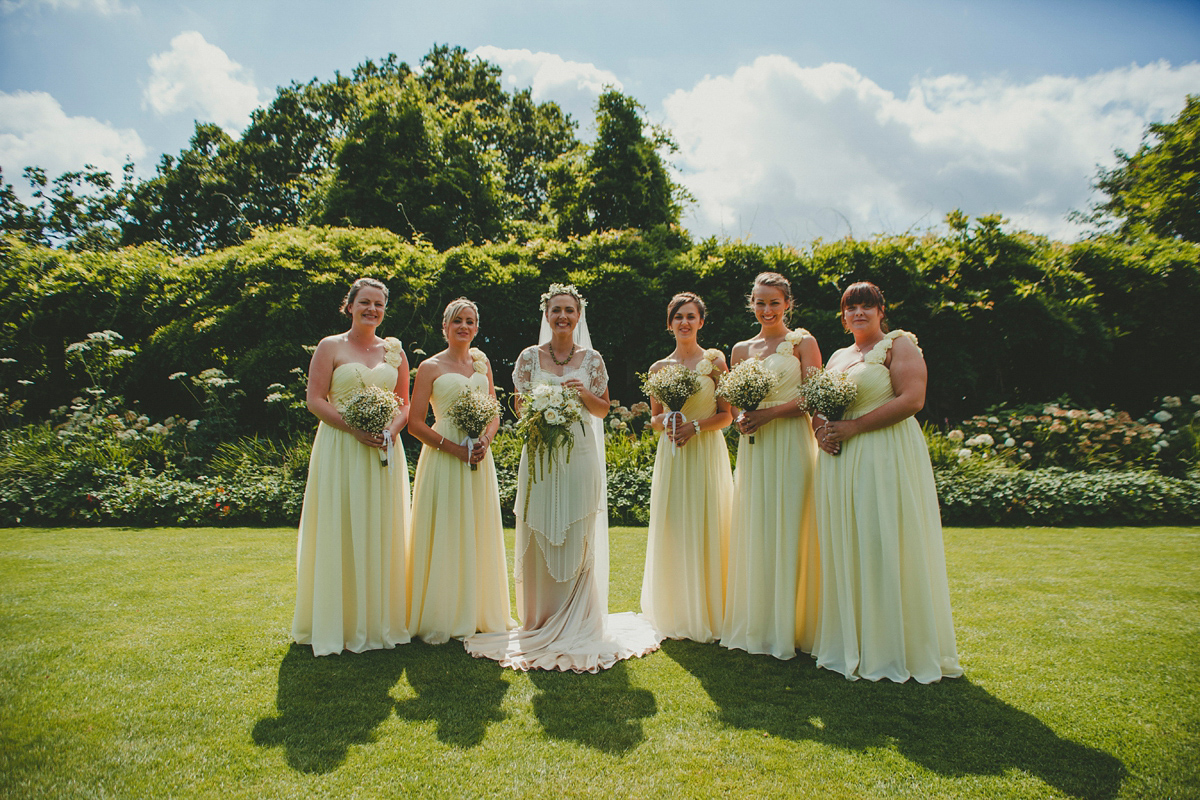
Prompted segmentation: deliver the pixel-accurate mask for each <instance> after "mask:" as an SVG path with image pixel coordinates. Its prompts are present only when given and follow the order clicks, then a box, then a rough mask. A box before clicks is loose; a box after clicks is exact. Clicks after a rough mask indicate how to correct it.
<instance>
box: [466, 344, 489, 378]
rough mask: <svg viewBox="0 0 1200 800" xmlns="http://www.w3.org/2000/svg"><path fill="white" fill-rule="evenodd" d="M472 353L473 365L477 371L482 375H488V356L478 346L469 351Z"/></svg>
mask: <svg viewBox="0 0 1200 800" xmlns="http://www.w3.org/2000/svg"><path fill="white" fill-rule="evenodd" d="M467 352H469V353H470V354H471V366H472V367H473V368H474V370H475V371H476V372H478V373H479V374H481V375H486V374H487V370H488V367H487V365H488V357H487V356H486V355H484V353H483V351H482V350H480V349H479V348H478V347H472V348H471V349H470V350H469V351H467Z"/></svg>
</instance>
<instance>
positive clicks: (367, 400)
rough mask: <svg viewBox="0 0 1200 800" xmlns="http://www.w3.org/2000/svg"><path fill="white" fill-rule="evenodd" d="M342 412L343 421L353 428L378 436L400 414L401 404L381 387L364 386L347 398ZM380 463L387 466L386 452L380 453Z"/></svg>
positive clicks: (394, 396) (381, 451)
mask: <svg viewBox="0 0 1200 800" xmlns="http://www.w3.org/2000/svg"><path fill="white" fill-rule="evenodd" d="M341 412H342V419H343V420H345V422H346V424H347V425H349V426H350V427H351V428H357V429H358V430H360V431H365V432H367V433H374V434H376V435H378V434H382V433H383V432H384V429H385V428H387V426H388V425H389V424H390V423H391V421H392V418H393V417H395V416H396V414H398V413H399V412H400V404H399V403H398V402H397V401H396V395H394V394H393V393H392V392H390V391H388V390H387V389H384V388H383V387H381V386H363V387H362V388H360V389H355V390H354V393H353V394H351V395H350V396H349V397H348V398H346V402H345V403H344V404H343V405H342V408H341ZM379 461H380V462H381V463H382V464H383V465H384V466H385V467H386V466H387V464H388V457H387V452H386V451H384V450H380V451H379Z"/></svg>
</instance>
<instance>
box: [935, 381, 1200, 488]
mask: <svg viewBox="0 0 1200 800" xmlns="http://www.w3.org/2000/svg"><path fill="white" fill-rule="evenodd" d="M1198 430H1200V395H1193V396H1192V398H1191V399H1189V400H1186V401H1185V400H1182V399H1181V398H1179V397H1165V398H1162V400H1161V401H1160V403H1159V409H1158V410H1157V411H1156V412H1155V413H1154V414H1153V415H1151V416H1149V417H1144V418H1142V419H1138V420H1134V419H1133V417H1131V416H1130V415H1129V414H1128V413H1126V412H1124V411H1117V410H1115V409H1111V408H1110V409H1104V410H1098V409H1094V408H1093V409H1083V408H1073V407H1071V405H1070V404H1069V403H1067V402H1065V401H1060V402H1058V403H1052V404H1049V405H1046V406H1036V407H1035V406H1025V407H1020V408H1016V409H1004V408H997V409H994V410H992V411H991V412H989V413H987V414H980V415H978V416H974V417H971V418H970V419H967V420H964V421H963V423H962V425H961V426H960V427H959V428H956V429H954V430H951V431H949V432H947V433H946V434H944V435H942V434H939V433H937V432H935V431H932V430H930V429H928V428H927V429H926V440H927V442H928V443H929V448H930V457H931V458H932V459H933V461H934V463H935V465H938V466H942V467H950V466H954V465H956V464H965V463H971V462H972V461H977V460H984V461H988V460H990V461H994V462H999V463H1002V464H1005V465H1008V466H1014V467H1021V468H1024V469H1038V468H1043V467H1062V468H1065V469H1071V470H1093V469H1157V470H1159V471H1161V472H1166V473H1169V474H1175V475H1177V476H1180V475H1183V474H1184V473H1186V472H1187V470H1188V469H1190V468H1191V467H1193V466H1195V465H1196V464H1197V463H1200V462H1198V460H1197V431H1198Z"/></svg>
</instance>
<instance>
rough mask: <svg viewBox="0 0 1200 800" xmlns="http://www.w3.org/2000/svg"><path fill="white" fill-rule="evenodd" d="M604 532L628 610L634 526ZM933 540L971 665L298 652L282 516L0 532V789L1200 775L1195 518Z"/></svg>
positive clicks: (1065, 792)
mask: <svg viewBox="0 0 1200 800" xmlns="http://www.w3.org/2000/svg"><path fill="white" fill-rule="evenodd" d="M612 539H613V581H612V601H611V607H612V609H613V610H614V611H616V610H625V609H633V608H636V604H637V595H638V589H639V586H640V580H641V564H642V554H643V549H644V543H645V530H644V529H635V528H622V529H615V530H614V531H613V537H612ZM510 549H511V539H510ZM510 555H511V554H510ZM946 555H947V561H948V564H949V569H950V581H951V586H950V588H951V593H952V598H953V602H954V611H955V621H956V624H957V630H958V637H959V639H958V641H959V653H960V655H961V657H962V662H963V665H964V667H965V669H966V677H964V678H961V679H958V680H947V681H943V682H942V683H940V684H934V685H931V686H921V685H919V684H915V683H909V684H904V685H899V686H897V685H894V684H889V683H879V684H871V683H867V682H863V681H859V682H850V681H847V680H845V679H844V678H842V677H841V676H840V675H836V674H833V673H830V672H827V671H824V670H818V669H816V667H815V666H814V664H813V662H812V660H811V659H810V658H808V657H800V658H797V659H795V660H793V661H790V662H780V661H776V660H775V659H772V658H770V657H767V656H750V655H746V654H744V653H740V652H731V651H728V650H724V649H722V648H720V647H718V646H716V645H699V644H694V643H690V642H667V643H666V644H665V645H664V647H663V649H662V651H661V652H658V653H655V654H653V655H651V656H648V657H646V658H643V659H636V660H633V661H629V662H625V663H622V664H620V665H619V666H617V667H616V668H614V669H612V670H609V671H607V672H605V673H603V674H600V675H574V674H559V673H533V674H518V673H513V672H511V671H506V670H502V669H500V668H499V667H497V666H496V665H495V664H493V663H492V662H488V661H482V660H476V659H473V658H470V657H469V656H467V655H466V654H465V653H464V652H463V650H462V647H461V645H459V644H457V643H453V642H452V643H450V644H448V645H443V646H441V647H430V646H426V645H424V644H420V643H417V644H413V645H408V646H404V647H400V648H397V649H396V650H393V651H383V652H373V653H365V654H362V655H353V654H347V655H343V656H331V657H326V658H321V659H314V658H313V657H312V655H311V652H310V651H308V650H306V649H304V648H301V647H297V646H293V645H291V644H290V643H289V640H288V630H289V628H290V623H291V613H292V607H291V606H292V598H293V590H294V572H293V570H294V558H295V534H294V532H293V531H290V530H278V529H272V530H259V529H241V530H226V529H170V530H116V529H81V530H77V529H54V530H32V529H5V530H0V635H2V639H0V794H2V795H3V796H6V797H149V796H200V797H222V798H225V797H228V798H233V797H386V796H446V797H461V796H501V795H503V796H508V797H535V796H546V797H557V796H567V797H574V796H579V797H586V796H606V797H618V798H619V797H630V798H640V797H651V796H657V797H658V798H662V799H663V800H665V798H670V797H676V796H697V797H706V796H730V797H735V796H736V797H742V796H744V797H755V796H778V797H783V796H796V797H805V798H826V797H831V798H859V797H913V798H925V797H934V796H940V797H953V798H958V797H1030V798H1034V797H1037V798H1041V797H1057V796H1068V797H1154V798H1158V797H1200V788H1198V787H1200V769H1198V767H1197V765H1198V762H1200V532H1198V531H1196V530H1188V529H1175V528H1149V529H1127V528H1113V529H1080V530H1073V529H1060V530H1045V529H1006V530H995V529H986V530H981V529H971V530H967V529H952V530H948V531H947V532H946Z"/></svg>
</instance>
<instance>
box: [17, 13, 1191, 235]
mask: <svg viewBox="0 0 1200 800" xmlns="http://www.w3.org/2000/svg"><path fill="white" fill-rule="evenodd" d="M435 44H449V45H458V46H462V47H464V48H466V49H467V50H468V51H470V52H472V53H474V54H476V55H478V56H480V57H482V58H486V59H487V60H489V61H491V62H493V63H495V64H497V65H499V66H500V67H502V68H503V70H504V74H503V78H502V80H503V81H504V84H505V86H506V88H524V87H532V89H533V94H534V98H535V99H536V100H539V101H544V100H553V101H556V102H558V103H559V104H560V105H562V106H563V107H564V109H565V110H567V111H568V112H570V113H571V114H572V116H573V118H574V119H575V120H576V121H578V123H579V132H580V135H581V137H583V138H585V139H588V138H590V137H591V136H593V135H594V130H593V106H594V103H595V100H596V97H597V96H598V95H599V93H600V92H602V91H603V90H604V88H605V87H606V86H615V87H616V88H618V89H620V90H621V91H623V92H625V93H626V94H629V95H631V96H632V97H634V98H635V99H637V100H638V101H639V102H640V103H641V104H642V105H643V106H644V108H645V110H646V118H647V120H648V122H650V123H653V124H657V125H663V126H665V127H666V128H668V129H669V130H670V131H671V132H672V133H673V135H674V137H675V139H676V141H677V142H678V144H679V150H678V151H677V152H676V153H674V154H671V155H670V156H669V161H670V163H671V164H672V169H673V170H674V172H675V178H676V180H678V181H679V182H680V183H681V184H682V185H683V186H685V187H686V188H687V189H688V191H689V192H690V193H691V194H692V196H693V197H694V198H695V201H694V202H693V203H691V204H689V205H688V207H687V208H686V209H685V210H684V214H683V224H684V226H685V227H686V228H688V230H689V231H691V233H692V234H693V236H695V237H697V238H699V237H707V236H718V237H723V238H731V239H742V240H746V241H752V242H757V243H760V244H774V243H782V244H790V245H793V246H798V247H799V246H804V245H806V244H808V243H810V242H812V241H813V240H815V239H818V238H822V239H827V240H828V239H836V238H840V237H843V236H847V235H852V236H855V237H859V238H866V237H869V236H873V235H876V234H885V235H886V234H901V233H905V232H920V231H924V230H929V229H934V230H936V229H939V228H940V226H941V225H942V221H943V218H944V216H945V214H946V213H947V212H949V211H951V210H954V209H961V210H962V211H964V212H966V213H967V214H970V215H972V216H981V215H984V214H991V213H1000V214H1003V215H1004V216H1005V217H1006V218H1008V219H1009V220H1010V227H1011V228H1014V229H1024V230H1030V231H1034V232H1037V233H1043V234H1046V235H1049V236H1052V237H1054V238H1058V239H1064V240H1072V239H1075V238H1078V237H1079V236H1080V235H1081V234H1082V230H1081V229H1080V228H1079V227H1078V226H1077V225H1076V224H1075V223H1072V222H1070V221H1069V220H1068V219H1067V215H1068V214H1069V212H1071V211H1072V210H1085V209H1086V208H1087V207H1088V206H1089V204H1091V203H1092V202H1095V200H1096V199H1097V197H1096V195H1095V194H1094V192H1093V190H1092V188H1091V185H1092V183H1093V181H1094V180H1095V177H1096V174H1097V170H1098V169H1099V168H1101V167H1105V168H1107V167H1111V166H1112V165H1113V164H1114V163H1115V157H1114V155H1113V153H1114V150H1116V149H1118V148H1119V149H1122V150H1125V151H1130V152H1131V151H1134V150H1136V149H1137V147H1138V146H1139V144H1140V142H1141V141H1142V137H1143V134H1144V132H1145V130H1146V126H1147V125H1148V124H1149V123H1151V122H1154V121H1169V120H1170V119H1172V118H1174V117H1175V116H1176V115H1177V114H1178V113H1179V111H1180V110H1181V109H1182V108H1183V105H1184V102H1185V98H1186V96H1187V95H1188V94H1189V93H1191V94H1200V0H1189V1H1187V2H1185V1H1183V0H1136V2H1134V1H1130V2H1104V1H1101V0H1095V1H1093V0H1088V1H1086V2H1085V1H1084V0H1037V2H1026V1H1025V0H1010V1H1009V2H997V1H994V0H972V1H971V2H966V1H964V0H923V1H922V2H905V1H904V0H861V1H859V0H843V1H842V2H830V1H829V0H826V2H820V3H817V2H808V0H791V1H790V2H785V1H784V0H742V2H740V3H736V4H735V3H729V2H724V3H717V2H709V0H640V2H628V1H627V0H607V1H606V2H603V3H598V2H580V1H579V0H559V1H558V2H551V1H550V0H508V1H507V2H497V1H496V0H469V1H468V0H464V1H463V2H457V1H456V0H427V2H424V3H413V2H407V0H392V1H391V2H387V1H386V0H362V1H359V0H341V2H336V3H334V2H315V1H314V0H287V1H286V2H285V1H284V0H238V1H237V2H229V1H228V0H211V1H210V0H192V1H191V2H187V3H180V2H165V1H163V0H0V169H3V175H4V180H5V181H6V182H9V183H12V184H14V187H15V188H17V189H18V191H25V187H24V182H23V180H22V178H21V171H22V169H23V168H24V167H26V166H29V165H38V166H41V167H43V168H45V169H46V171H47V173H48V174H49V175H50V176H51V177H53V176H56V175H58V174H60V173H62V172H64V171H67V170H74V169H80V168H81V167H83V165H85V164H93V165H96V166H98V167H100V168H102V169H108V170H111V171H113V172H114V174H119V171H120V169H121V166H122V164H124V163H125V161H126V160H127V159H132V160H133V162H134V163H135V165H136V167H137V175H138V177H140V178H146V177H149V176H151V175H152V174H153V170H154V167H155V165H156V164H157V163H158V160H159V158H160V157H161V156H162V155H163V154H164V153H166V154H177V153H178V152H179V151H180V150H181V149H183V148H186V147H187V144H188V139H189V138H190V136H191V134H192V131H193V126H194V123H195V121H197V120H198V121H202V122H215V123H217V124H219V125H221V126H222V127H224V128H225V129H226V130H227V131H229V132H230V133H231V135H234V136H236V135H237V134H238V133H239V132H240V131H241V130H242V128H243V127H244V126H245V124H246V122H247V120H248V118H249V114H250V112H251V111H252V110H253V109H254V108H256V107H258V106H262V105H266V104H268V103H269V102H270V101H271V99H272V98H273V97H274V94H275V90H276V88H277V87H279V86H284V85H288V84H290V83H291V82H293V81H298V82H306V81H308V80H310V79H312V78H318V79H320V80H327V79H329V78H331V77H333V75H334V73H335V72H337V71H341V72H343V73H348V72H350V71H351V70H352V69H353V68H354V67H355V66H356V65H357V64H359V63H361V62H363V61H365V60H366V59H369V58H370V59H379V58H382V57H384V56H386V55H387V54H388V53H395V54H396V55H397V56H398V57H399V58H400V59H401V60H404V61H407V62H408V63H409V64H411V65H416V64H417V63H418V62H419V61H420V59H421V57H422V56H423V55H424V54H425V53H427V52H428V51H429V50H430V49H431V48H432V47H433V45H435Z"/></svg>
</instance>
